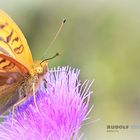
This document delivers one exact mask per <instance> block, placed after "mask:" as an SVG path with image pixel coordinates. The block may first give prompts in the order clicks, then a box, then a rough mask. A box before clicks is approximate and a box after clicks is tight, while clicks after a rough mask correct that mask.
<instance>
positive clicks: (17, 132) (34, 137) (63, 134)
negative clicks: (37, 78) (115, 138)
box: [0, 67, 92, 140]
mask: <svg viewBox="0 0 140 140" xmlns="http://www.w3.org/2000/svg"><path fill="white" fill-rule="evenodd" d="M79 73H80V71H79V70H78V69H71V68H70V67H62V68H60V67H58V68H57V69H55V68H54V69H52V70H50V71H49V72H48V73H47V74H46V75H45V78H46V81H47V88H45V87H44V84H43V81H42V82H41V84H40V87H39V89H38V92H37V94H36V99H37V105H38V108H39V112H38V111H37V110H36V106H35V105H34V101H33V97H31V98H29V99H28V100H27V101H26V102H25V103H23V104H22V105H21V106H19V107H17V109H16V112H15V116H14V125H13V126H12V121H11V116H10V115H9V117H8V119H6V120H5V121H3V122H2V124H0V140H16V139H18V140H72V139H73V140H76V139H81V138H82V135H80V134H79V129H80V127H81V124H82V123H83V121H84V120H86V119H87V115H88V114H89V112H90V110H91V109H90V110H89V111H88V106H89V100H90V94H91V93H92V92H91V91H89V89H90V87H91V85H92V82H91V83H90V82H89V81H85V82H84V83H83V84H81V82H80V81H79V80H78V76H79ZM91 108H92V107H91Z"/></svg>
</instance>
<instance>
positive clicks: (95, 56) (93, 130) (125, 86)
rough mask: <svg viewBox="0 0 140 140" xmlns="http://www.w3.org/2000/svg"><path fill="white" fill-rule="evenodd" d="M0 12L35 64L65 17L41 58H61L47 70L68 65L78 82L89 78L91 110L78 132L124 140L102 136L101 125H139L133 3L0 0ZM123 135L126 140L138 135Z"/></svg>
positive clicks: (138, 30) (138, 21) (139, 22)
mask: <svg viewBox="0 0 140 140" xmlns="http://www.w3.org/2000/svg"><path fill="white" fill-rule="evenodd" d="M1 9H3V10H5V11H7V12H8V13H9V15H10V16H11V17H12V18H13V19H14V20H15V21H16V23H17V24H18V25H19V26H20V28H21V29H22V31H23V33H24V35H25V36H26V38H27V40H28V43H29V46H30V48H31V51H32V54H33V57H34V59H35V60H38V59H40V58H41V57H42V55H43V53H44V51H45V50H46V48H47V46H48V45H49V43H50V42H51V40H52V39H53V37H54V34H55V33H56V31H57V30H58V28H59V26H60V24H61V21H62V19H63V18H64V17H66V18H67V22H66V24H65V26H64V28H63V31H62V32H61V34H60V36H59V37H58V39H57V41H56V42H55V43H54V45H53V47H52V48H51V49H50V51H49V52H48V53H47V54H46V57H50V56H52V55H54V54H55V53H56V52H59V53H60V54H61V55H60V56H59V57H57V58H56V59H53V60H50V61H49V66H50V67H54V66H59V65H60V66H62V65H70V66H72V67H77V68H80V70H81V78H82V79H83V80H84V79H91V80H93V79H95V82H94V84H93V91H94V94H93V95H92V100H91V104H93V103H94V104H95V107H94V109H93V111H92V112H91V114H90V120H89V121H88V122H87V123H89V124H88V125H85V126H84V128H83V129H84V131H85V133H86V137H87V139H91V140H92V139H93V138H94V139H98V140H100V139H104V140H105V139H107V140H108V139H112V138H113V139H115V137H116V139H125V138H126V137H125V136H122V137H121V134H120V135H119V136H115V137H114V135H113V134H110V135H109V134H108V135H107V134H106V124H135V123H138V122H140V86H139V78H140V76H139V72H140V64H139V63H140V62H139V61H140V54H139V53H140V39H139V38H140V27H139V26H140V8H139V1H136V0H134V1H132V0H131V1H126V0H119V1H114V2H112V1H111V0H105V1H102V0H93V1H92V0H87V1H84V0H82V1H80V0H77V1H74V0H71V1H64V0H60V1H56V0H55V1H51V0H46V1H45V0H40V1H35V0H30V1H28V0H24V1H18V0H13V1H10V0H7V1H2V0H1ZM98 118H100V121H97V122H96V123H92V121H94V120H96V119H98ZM129 134H130V133H129ZM129 134H127V136H128V137H129V138H130V139H131V138H137V137H138V136H137V134H130V135H129ZM106 135H107V136H106Z"/></svg>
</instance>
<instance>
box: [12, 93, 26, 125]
mask: <svg viewBox="0 0 140 140" xmlns="http://www.w3.org/2000/svg"><path fill="white" fill-rule="evenodd" d="M27 98H28V96H26V97H24V98H23V99H21V100H20V101H18V102H17V103H16V104H14V105H13V108H12V126H13V124H14V113H15V108H16V107H17V106H19V105H20V104H21V103H23V102H25V101H26V100H27Z"/></svg>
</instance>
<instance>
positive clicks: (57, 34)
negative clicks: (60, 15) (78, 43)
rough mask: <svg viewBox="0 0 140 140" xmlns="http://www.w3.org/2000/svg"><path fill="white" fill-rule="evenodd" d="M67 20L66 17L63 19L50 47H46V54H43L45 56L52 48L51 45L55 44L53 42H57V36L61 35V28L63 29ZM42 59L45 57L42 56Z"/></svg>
mask: <svg viewBox="0 0 140 140" xmlns="http://www.w3.org/2000/svg"><path fill="white" fill-rule="evenodd" d="M65 22H66V18H64V19H63V21H62V23H61V25H60V27H59V29H58V31H57V32H56V34H55V36H54V38H53V40H52V41H51V42H50V44H49V46H48V48H47V49H46V51H45V53H44V55H43V57H44V56H45V54H46V53H47V52H48V50H49V49H50V48H51V46H52V45H53V43H54V42H55V40H56V39H57V37H58V36H59V34H60V32H61V30H62V28H63V25H64V23H65ZM42 59H43V58H42Z"/></svg>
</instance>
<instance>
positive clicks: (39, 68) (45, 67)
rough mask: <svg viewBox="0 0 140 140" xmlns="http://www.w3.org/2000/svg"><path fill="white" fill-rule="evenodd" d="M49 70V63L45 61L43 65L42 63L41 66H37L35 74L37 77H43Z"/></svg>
mask: <svg viewBox="0 0 140 140" xmlns="http://www.w3.org/2000/svg"><path fill="white" fill-rule="evenodd" d="M47 70H48V62H47V61H45V62H43V63H40V64H39V65H37V66H35V68H34V72H35V74H36V75H43V74H45V73H46V72H47Z"/></svg>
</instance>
